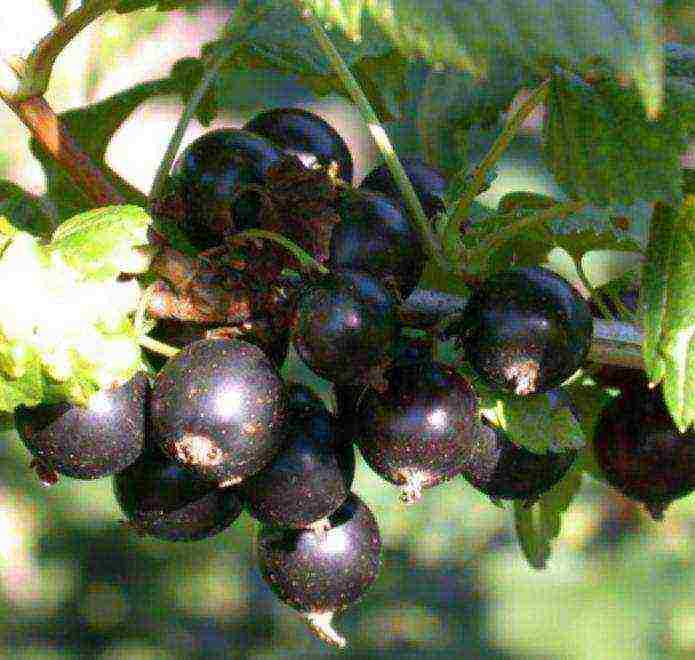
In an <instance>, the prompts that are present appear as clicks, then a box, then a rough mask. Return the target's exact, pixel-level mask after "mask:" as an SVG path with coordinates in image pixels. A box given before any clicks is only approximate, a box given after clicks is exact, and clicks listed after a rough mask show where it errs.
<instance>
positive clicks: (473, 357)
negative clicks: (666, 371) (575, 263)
mask: <svg viewBox="0 0 695 660" xmlns="http://www.w3.org/2000/svg"><path fill="white" fill-rule="evenodd" d="M461 317H462V318H461V319H460V320H459V321H458V322H456V323H454V324H452V325H451V326H450V327H449V328H448V329H447V332H446V335H448V336H449V337H451V336H454V337H456V338H457V339H458V340H459V343H460V345H461V346H462V348H463V349H464V350H465V353H466V358H467V360H468V361H469V362H470V364H471V366H472V367H473V368H474V369H475V371H476V372H477V373H478V374H479V375H480V376H481V377H482V378H483V379H484V380H485V381H486V382H487V384H488V385H489V386H490V387H493V388H497V389H499V390H503V391H506V392H511V393H514V394H517V395H519V396H523V395H528V394H535V393H538V392H546V391H548V390H551V389H553V388H555V387H557V386H559V385H560V384H561V383H562V382H563V381H565V380H566V379H567V378H569V377H570V376H571V375H572V374H573V373H574V372H575V371H576V370H577V369H579V367H581V366H582V365H583V364H584V362H585V360H586V357H587V355H588V352H589V348H590V346H591V337H592V333H593V319H592V318H591V312H590V311H589V307H588V305H587V303H586V302H585V301H584V299H583V298H582V297H581V296H580V295H579V294H578V293H577V292H576V291H575V290H574V289H573V288H572V287H571V286H570V284H569V282H567V281H566V280H565V279H563V278H562V277H560V276H559V275H556V274H555V273H552V272H551V271H549V270H546V269H545V268H540V267H531V268H518V269H514V270H508V271H504V272H500V273H496V274H495V275H493V276H492V277H490V278H489V279H487V280H486V281H485V282H484V283H483V284H482V286H481V287H480V288H479V289H478V290H477V291H475V293H474V294H473V295H472V296H471V298H470V300H469V301H468V303H467V305H466V307H465V308H464V310H463V313H462V315H461Z"/></svg>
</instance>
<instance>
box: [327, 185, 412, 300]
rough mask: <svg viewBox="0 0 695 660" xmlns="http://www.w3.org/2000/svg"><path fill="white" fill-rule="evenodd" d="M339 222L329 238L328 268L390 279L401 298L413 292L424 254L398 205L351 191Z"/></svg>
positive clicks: (340, 209)
mask: <svg viewBox="0 0 695 660" xmlns="http://www.w3.org/2000/svg"><path fill="white" fill-rule="evenodd" d="M338 213H339V215H340V218H341V222H340V223H339V224H338V225H336V227H335V228H334V229H333V232H332V234H331V242H330V258H329V264H330V266H331V268H348V269H351V270H360V271H364V272H368V273H371V274H372V275H374V276H375V277H377V278H379V279H380V280H382V281H383V280H385V279H392V280H393V282H394V284H395V285H396V286H397V288H398V290H399V292H400V295H401V297H403V298H407V297H408V296H409V295H410V293H411V292H412V291H413V289H414V288H415V286H416V285H417V283H418V280H419V279H420V276H421V275H422V271H423V269H424V267H425V253H424V252H423V250H422V247H421V245H420V241H419V238H418V236H417V234H416V233H415V232H414V231H413V229H412V227H411V225H410V222H409V220H408V217H407V216H406V214H405V212H404V210H403V208H402V207H401V205H400V204H399V203H398V202H396V201H395V200H394V199H393V198H391V197H388V196H386V195H383V194H381V193H377V192H370V191H350V192H348V193H347V194H344V195H343V196H342V198H341V200H340V203H339V206H338Z"/></svg>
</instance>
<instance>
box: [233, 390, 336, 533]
mask: <svg viewBox="0 0 695 660" xmlns="http://www.w3.org/2000/svg"><path fill="white" fill-rule="evenodd" d="M337 450H338V439H337V436H336V429H335V423H334V420H333V416H332V415H331V414H330V413H329V412H328V410H326V408H325V407H324V406H323V404H322V403H321V402H320V401H319V400H318V399H316V398H315V397H314V396H313V395H312V393H311V392H310V391H309V390H308V389H307V388H306V387H303V386H301V385H298V384H293V385H291V386H290V388H289V392H288V412H287V419H286V420H285V427H284V440H283V445H282V448H281V449H280V451H279V452H278V454H277V455H276V456H275V458H274V459H273V460H272V461H271V462H270V463H269V464H268V465H266V466H265V467H264V468H263V469H262V470H261V471H260V472H258V473H257V474H255V475H254V476H252V477H250V478H249V479H247V480H246V481H245V482H244V484H243V485H242V486H241V491H242V493H243V498H244V503H245V504H246V506H247V508H248V511H249V513H250V514H251V515H252V516H253V517H254V518H256V519H257V520H260V521H261V522H262V523H265V524H267V525H275V526H278V527H292V528H295V529H309V528H311V529H314V530H319V531H322V530H325V529H326V526H327V524H328V520H327V518H328V516H330V515H331V514H332V513H333V512H334V511H336V510H337V509H338V508H339V507H340V506H341V505H342V504H343V502H345V499H346V498H347V496H348V493H349V489H348V488H347V486H346V483H345V478H344V476H343V473H342V471H341V466H340V463H339V461H338V455H337Z"/></svg>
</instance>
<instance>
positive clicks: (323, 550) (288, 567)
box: [257, 494, 381, 646]
mask: <svg viewBox="0 0 695 660" xmlns="http://www.w3.org/2000/svg"><path fill="white" fill-rule="evenodd" d="M330 523H331V529H329V530H328V531H327V532H326V534H325V536H321V535H317V534H315V533H314V532H311V531H308V530H302V531H297V530H279V529H277V528H272V527H266V526H264V527H262V528H261V530H260V532H259V534H258V546H257V547H258V562H259V566H260V570H261V575H262V576H263V579H264V580H265V581H266V583H267V584H268V586H269V587H270V588H271V589H272V590H273V592H274V593H275V595H276V596H277V597H278V598H279V599H280V600H281V601H283V602H284V603H286V604H287V605H289V606H290V607H292V608H294V609H295V610H297V611H298V612H301V613H302V614H303V615H304V616H305V618H306V619H307V622H308V623H309V625H310V626H311V628H312V629H313V630H314V632H315V633H316V634H317V635H319V636H320V637H321V638H322V639H323V640H324V641H326V642H328V643H331V644H334V645H337V646H345V640H344V639H342V638H341V637H340V636H339V635H338V634H337V633H336V632H335V631H334V630H333V629H332V628H331V625H330V620H331V617H332V615H333V613H335V612H339V611H341V610H343V609H345V608H347V607H348V606H350V605H352V604H353V603H355V602H357V601H358V600H359V599H360V597H361V596H362V595H363V594H364V593H365V592H366V591H367V589H369V587H370V586H371V585H372V583H373V582H374V580H375V579H376V577H377V575H378V572H379V556H380V552H381V536H380V534H379V527H378V526H377V522H376V520H375V519H374V515H373V514H372V512H371V511H370V510H369V508H368V507H367V506H366V505H365V504H364V502H362V500H361V499H360V498H359V497H357V495H354V494H350V496H349V497H348V499H347V501H346V502H345V504H344V505H343V506H342V507H341V508H340V509H338V511H336V512H335V513H334V514H333V515H332V516H331V518H330Z"/></svg>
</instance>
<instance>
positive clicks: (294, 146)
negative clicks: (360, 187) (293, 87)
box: [244, 108, 353, 184]
mask: <svg viewBox="0 0 695 660" xmlns="http://www.w3.org/2000/svg"><path fill="white" fill-rule="evenodd" d="M244 129H245V130H247V131H251V132H252V133H256V134H257V135H262V136H263V137H266V138H268V139H269V140H271V141H272V142H274V143H275V144H277V145H278V146H280V147H282V148H283V149H284V150H285V151H287V152H289V153H291V154H294V155H296V156H297V157H298V158H299V159H300V160H301V161H302V163H303V164H304V165H305V166H306V167H309V168H311V167H313V166H315V165H317V164H318V165H320V166H322V167H325V168H330V167H331V166H333V167H336V168H337V171H336V174H337V175H338V176H339V177H340V178H341V179H342V180H343V181H345V182H347V183H350V184H351V183H352V169H353V168H352V156H351V155H350V150H349V149H348V146H347V145H346V144H345V141H344V140H343V138H341V137H340V135H339V134H338V132H337V131H336V130H335V129H334V128H333V127H332V126H331V125H330V124H329V123H327V122H326V121H324V120H323V119H321V117H319V116H318V115H315V114H313V113H312V112H308V111H306V110H301V109H300V108H276V109H274V110H266V111H265V112H261V113H260V114H258V115H256V116H255V117H254V118H253V119H252V120H251V121H249V122H248V123H247V124H246V125H245V126H244Z"/></svg>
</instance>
